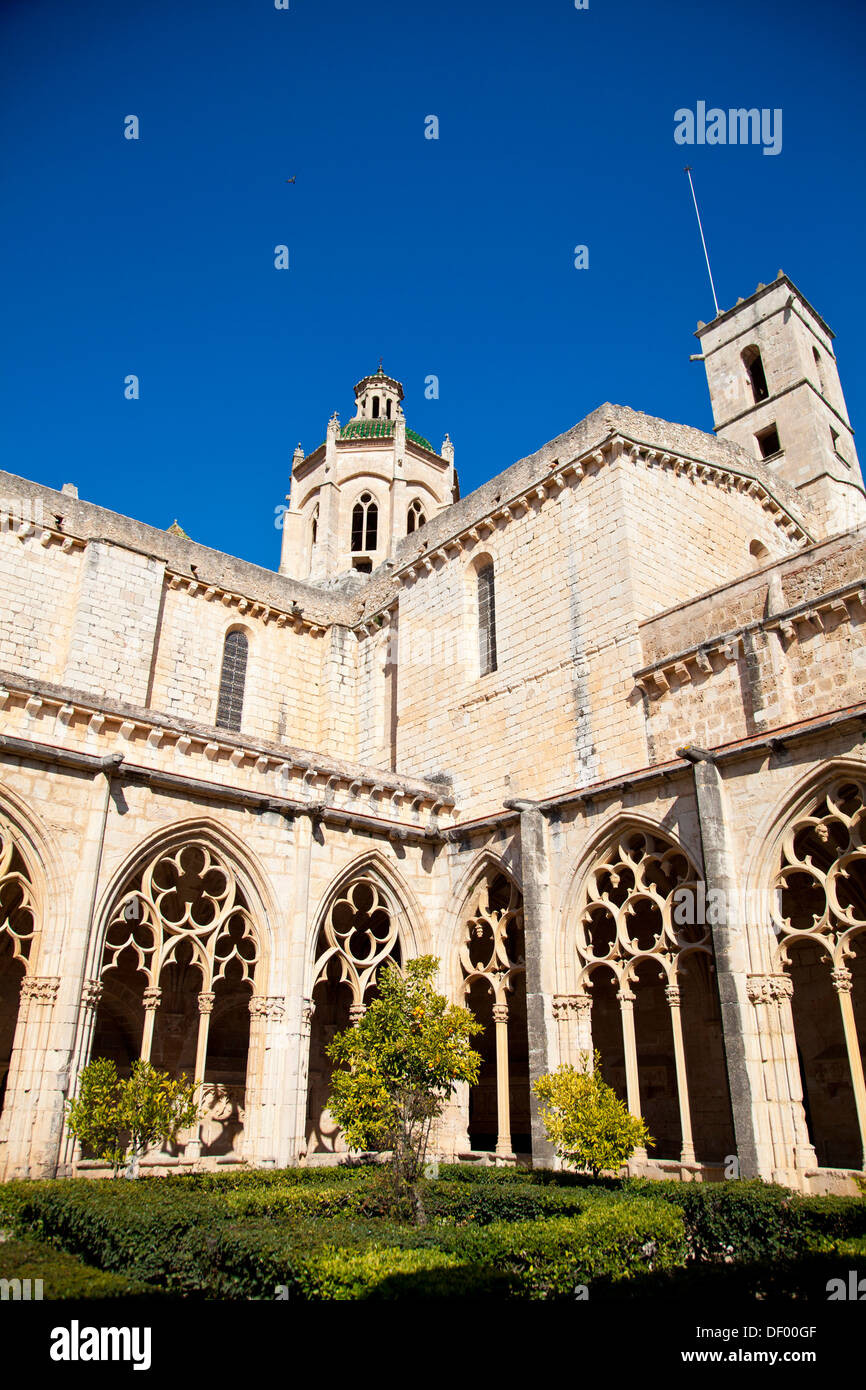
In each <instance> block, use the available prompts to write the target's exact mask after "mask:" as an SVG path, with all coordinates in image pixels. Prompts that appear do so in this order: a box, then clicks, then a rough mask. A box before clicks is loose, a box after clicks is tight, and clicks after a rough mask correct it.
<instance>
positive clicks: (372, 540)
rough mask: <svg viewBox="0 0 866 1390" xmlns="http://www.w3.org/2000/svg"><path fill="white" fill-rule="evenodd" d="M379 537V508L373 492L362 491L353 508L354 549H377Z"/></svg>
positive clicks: (354, 550)
mask: <svg viewBox="0 0 866 1390" xmlns="http://www.w3.org/2000/svg"><path fill="white" fill-rule="evenodd" d="M378 539H379V508H378V506H377V505H376V503H375V502H374V500H373V497H372V494H371V493H369V492H362V493H361V496H360V497H359V498H358V501H357V502H356V503H355V505H354V507H353V508H352V551H353V553H355V552H358V551H361V552H363V551H371V550H375V549H376V548H377V545H378Z"/></svg>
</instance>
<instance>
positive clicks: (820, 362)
mask: <svg viewBox="0 0 866 1390" xmlns="http://www.w3.org/2000/svg"><path fill="white" fill-rule="evenodd" d="M812 356H813V357H814V359H815V370H816V372H817V373H818V385H819V387H820V388H821V395H822V396H823V397H824V399H825V400H826V399H827V379H826V377H825V375H824V359H823V358H822V356H821V354H820V352H819V351H818V349H817V348H816V347H813V348H812Z"/></svg>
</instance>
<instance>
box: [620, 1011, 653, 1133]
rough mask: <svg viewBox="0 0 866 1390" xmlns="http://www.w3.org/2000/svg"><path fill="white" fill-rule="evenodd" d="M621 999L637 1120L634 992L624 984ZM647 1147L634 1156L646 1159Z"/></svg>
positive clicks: (627, 1071)
mask: <svg viewBox="0 0 866 1390" xmlns="http://www.w3.org/2000/svg"><path fill="white" fill-rule="evenodd" d="M616 997H617V999H618V1000H619V1012H620V1018H621V1019H622V1042H623V1050H624V1052H625V1085H626V1095H627V1098H628V1108H629V1110H630V1111H631V1113H632V1115H634V1117H635V1119H636V1120H639V1119H641V1118H642V1116H641V1113H640V1081H639V1079H638V1070H637V1042H636V1041H635V1032H634V993H633V991H632V990H630V989H629V988H628V985H626V986H624V987H623V988H621V989H620V990H619V991H618V992H617V996H616ZM646 1156H647V1152H646V1149H645V1148H644V1147H643V1145H641V1146H640V1147H639V1148H637V1149H635V1151H634V1154H633V1157H634V1158H636V1159H638V1160H641V1159H646Z"/></svg>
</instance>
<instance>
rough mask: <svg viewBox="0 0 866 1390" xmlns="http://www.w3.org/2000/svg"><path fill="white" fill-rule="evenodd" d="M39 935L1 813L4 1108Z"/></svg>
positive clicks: (26, 878) (0, 1096)
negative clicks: (22, 1009) (21, 1015)
mask: <svg viewBox="0 0 866 1390" xmlns="http://www.w3.org/2000/svg"><path fill="white" fill-rule="evenodd" d="M35 938H36V907H35V901H34V896H33V886H32V883H31V880H30V874H29V872H28V869H27V865H26V864H25V862H24V860H23V858H22V857H21V853H20V851H19V850H18V848H17V846H16V844H15V838H14V835H13V832H12V827H11V825H9V824H8V823H7V822H6V821H5V820H3V819H2V817H0V1112H2V1110H3V1105H4V1103H5V1100H6V1097H7V1095H8V1094H9V1083H10V1065H11V1063H12V1056H13V1051H14V1046H15V1030H16V1027H17V1024H18V1015H19V1007H20V1000H21V997H22V995H23V994H24V993H25V991H26V990H27V988H28V966H29V962H30V958H31V955H32V949H33V943H34V941H35Z"/></svg>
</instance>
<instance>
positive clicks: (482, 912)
mask: <svg viewBox="0 0 866 1390" xmlns="http://www.w3.org/2000/svg"><path fill="white" fill-rule="evenodd" d="M459 955H460V964H461V967H462V969H463V988H464V992H465V993H467V994H468V993H469V990H470V989H471V987H472V985H473V984H474V983H475V982H476V981H477V980H484V981H485V982H486V984H487V985H488V987H489V988H490V990H491V991H492V993H493V998H494V1004H495V1005H501V1004H504V1003H505V1002H506V995H507V994H509V993H511V992H512V991H513V989H514V981H515V978H516V977H517V976H518V975H522V974H525V971H526V962H525V959H524V944H523V903H522V899H521V896H520V893H519V891H518V889H517V888H516V887H515V885H514V884H513V883H512V882H511V880H510V879H508V878H506V877H505V875H504V874H497V873H495V872H494V871H492V870H491V871H489V872H488V873H487V874H485V876H484V878H483V879H482V880H481V882H480V883H479V884H478V887H477V888H476V889H475V892H474V894H473V897H472V900H471V903H470V907H469V912H468V914H467V917H466V924H465V930H464V936H463V940H462V942H461V944H460V952H459Z"/></svg>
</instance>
